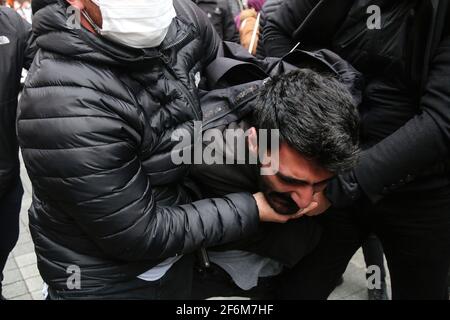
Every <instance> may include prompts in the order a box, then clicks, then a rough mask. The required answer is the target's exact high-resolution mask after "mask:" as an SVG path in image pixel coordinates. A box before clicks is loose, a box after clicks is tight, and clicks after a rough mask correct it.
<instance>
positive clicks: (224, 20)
mask: <svg viewBox="0 0 450 320" xmlns="http://www.w3.org/2000/svg"><path fill="white" fill-rule="evenodd" d="M194 2H195V3H196V4H197V5H198V6H199V8H200V9H202V10H203V11H204V12H205V13H206V14H207V16H208V18H209V20H210V21H211V23H212V24H213V26H214V28H215V29H216V31H217V33H218V34H219V36H220V38H222V40H225V41H232V42H239V32H238V30H237V28H236V24H235V23H234V18H233V14H232V13H231V9H230V5H229V4H228V2H226V1H223V0H194Z"/></svg>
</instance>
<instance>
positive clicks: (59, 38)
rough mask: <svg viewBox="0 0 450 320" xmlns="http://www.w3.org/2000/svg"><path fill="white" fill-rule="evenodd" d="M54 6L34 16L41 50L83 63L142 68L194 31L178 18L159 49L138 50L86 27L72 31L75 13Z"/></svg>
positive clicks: (56, 1) (59, 1)
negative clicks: (141, 65)
mask: <svg viewBox="0 0 450 320" xmlns="http://www.w3.org/2000/svg"><path fill="white" fill-rule="evenodd" d="M52 2H53V3H51V4H48V5H46V6H44V7H43V8H41V9H40V10H39V11H38V12H37V13H36V15H35V16H34V19H33V33H34V34H35V35H36V38H37V40H36V41H37V42H36V43H37V46H38V47H39V48H41V49H44V50H46V51H50V52H55V53H58V54H61V55H64V56H69V57H76V58H77V59H79V60H87V61H93V62H100V63H106V64H113V65H123V66H130V65H133V64H139V65H140V64H143V63H146V62H149V61H153V60H154V59H155V58H160V57H161V56H162V53H161V50H162V49H164V50H166V49H169V48H171V47H172V46H173V45H174V44H179V43H180V42H181V40H182V39H184V38H188V36H189V34H190V28H191V27H192V26H191V25H190V24H188V23H186V22H184V21H182V20H181V19H179V18H178V17H176V18H175V19H174V20H173V21H172V24H171V25H170V28H169V31H168V33H167V36H166V38H165V39H164V41H163V43H162V44H161V46H160V47H159V48H149V49H135V48H130V47H125V46H122V45H120V44H117V43H114V42H111V41H109V40H107V39H105V38H103V37H101V36H99V35H97V34H94V33H92V32H90V31H88V30H87V29H85V28H83V27H80V28H73V27H71V26H70V24H71V23H73V22H74V20H75V12H73V11H72V10H70V8H69V5H68V4H67V2H66V1H64V0H52Z"/></svg>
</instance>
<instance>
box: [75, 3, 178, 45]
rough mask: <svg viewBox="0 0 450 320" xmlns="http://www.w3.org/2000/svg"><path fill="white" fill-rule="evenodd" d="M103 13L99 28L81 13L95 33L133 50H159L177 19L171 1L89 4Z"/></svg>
mask: <svg viewBox="0 0 450 320" xmlns="http://www.w3.org/2000/svg"><path fill="white" fill-rule="evenodd" d="M92 2H93V3H95V4H96V5H97V6H98V7H99V8H100V11H101V13H102V18H103V27H102V28H99V27H98V26H96V25H95V23H94V22H93V21H92V19H91V18H90V17H89V16H88V15H87V14H86V12H83V14H84V16H85V17H86V19H87V20H88V21H89V23H90V24H91V25H92V26H93V27H94V29H95V31H97V32H98V33H99V34H101V35H102V36H103V37H105V38H106V39H109V40H111V41H113V42H116V43H120V44H123V45H125V46H129V47H132V48H153V47H157V46H159V45H160V44H161V43H162V42H163V40H164V38H165V37H166V35H167V31H168V30H169V26H170V24H171V22H172V20H173V18H174V17H175V16H176V12H175V8H174V6H173V0H129V1H124V0H92Z"/></svg>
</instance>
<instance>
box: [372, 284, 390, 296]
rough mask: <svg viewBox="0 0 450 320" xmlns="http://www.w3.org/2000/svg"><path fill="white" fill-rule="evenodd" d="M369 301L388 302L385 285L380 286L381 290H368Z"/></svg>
mask: <svg viewBox="0 0 450 320" xmlns="http://www.w3.org/2000/svg"><path fill="white" fill-rule="evenodd" d="M367 292H368V295H369V300H389V297H388V294H387V288H386V284H385V283H384V284H382V285H381V289H368V290H367Z"/></svg>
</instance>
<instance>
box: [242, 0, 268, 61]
mask: <svg viewBox="0 0 450 320" xmlns="http://www.w3.org/2000/svg"><path fill="white" fill-rule="evenodd" d="M264 1H265V0H249V1H248V5H247V6H248V8H247V9H245V10H243V11H242V12H241V13H240V14H239V16H237V17H236V26H237V28H238V29H239V37H240V43H241V45H242V46H243V47H244V48H245V49H247V50H248V51H249V53H251V54H252V55H256V49H257V47H258V42H259V36H260V28H259V21H260V14H259V12H260V11H261V9H262V7H263V5H264Z"/></svg>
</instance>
